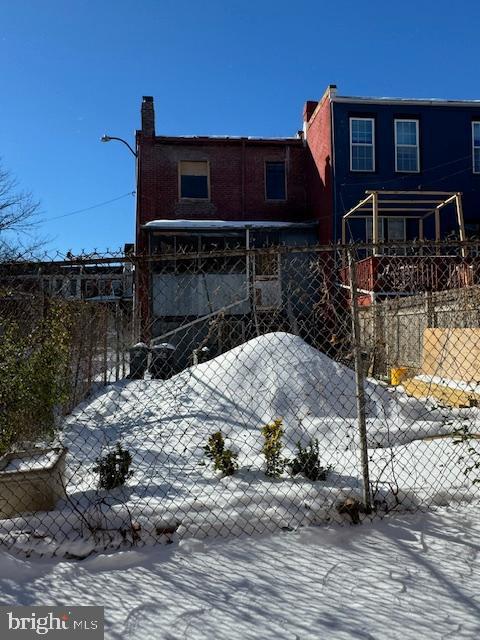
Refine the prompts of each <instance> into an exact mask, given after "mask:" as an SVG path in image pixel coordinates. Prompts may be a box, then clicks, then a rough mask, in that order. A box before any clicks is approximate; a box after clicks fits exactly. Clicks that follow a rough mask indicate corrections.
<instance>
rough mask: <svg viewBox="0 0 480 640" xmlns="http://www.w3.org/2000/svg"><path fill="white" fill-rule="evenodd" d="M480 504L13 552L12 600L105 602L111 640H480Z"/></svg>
mask: <svg viewBox="0 0 480 640" xmlns="http://www.w3.org/2000/svg"><path fill="white" fill-rule="evenodd" d="M479 506H480V505H479V504H478V503H475V504H472V505H468V506H461V507H456V508H451V507H442V508H437V509H436V510H434V511H431V512H429V513H423V514H417V515H405V514H398V515H396V516H389V517H388V518H387V519H385V520H383V521H379V520H377V521H375V522H374V523H364V524H362V525H358V526H346V527H339V526H337V525H329V526H324V527H306V528H301V529H299V530H297V531H293V532H276V533H275V534H270V535H268V536H262V537H258V536H257V537H255V536H253V537H247V536H245V537H242V538H238V539H235V540H218V539H217V540H205V541H200V540H186V541H183V542H180V543H179V544H178V545H177V544H172V545H168V546H163V547H162V546H156V547H147V548H144V549H142V550H131V551H124V552H120V553H114V554H111V555H106V554H103V555H97V556H92V557H91V558H89V559H87V560H84V561H83V562H68V561H55V560H51V559H50V560H45V559H44V560H40V559H38V558H36V559H30V560H28V559H25V558H20V557H15V556H11V555H8V554H7V553H5V552H3V553H0V598H1V601H2V604H24V605H34V604H38V605H40V604H42V605H54V604H61V605H64V606H65V605H89V604H90V605H94V604H95V605H103V606H105V620H106V634H105V637H106V638H107V639H108V640H136V639H142V640H144V639H145V638H149V639H152V640H153V639H155V640H180V639H182V638H183V639H185V638H186V639H188V640H222V639H223V638H229V639H231V640H259V639H261V640H284V639H285V640H287V639H288V640H294V639H298V640H300V639H301V640H359V639H362V640H397V639H398V640H404V639H406V640H409V639H411V640H420V639H421V640H444V639H447V638H451V639H452V640H457V639H468V640H474V639H476V638H478V637H480V556H479V550H480V545H479V543H478V541H479V540H480V510H479V508H478V507H479Z"/></svg>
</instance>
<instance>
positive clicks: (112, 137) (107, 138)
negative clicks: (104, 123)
mask: <svg viewBox="0 0 480 640" xmlns="http://www.w3.org/2000/svg"><path fill="white" fill-rule="evenodd" d="M110 140H118V141H119V142H123V144H124V145H126V146H127V147H128V148H129V149H130V151H131V152H132V153H133V155H134V156H135V158H136V157H137V154H136V153H135V151H134V150H133V149H132V147H131V146H130V145H129V144H128V142H127V141H126V140H124V139H123V138H117V137H116V136H107V134H105V135H104V136H102V137H101V138H100V142H110Z"/></svg>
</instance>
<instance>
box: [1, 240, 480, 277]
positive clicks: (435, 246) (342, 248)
mask: <svg viewBox="0 0 480 640" xmlns="http://www.w3.org/2000/svg"><path fill="white" fill-rule="evenodd" d="M442 248H448V249H450V250H454V249H458V250H461V249H469V248H473V249H476V250H478V251H479V254H480V239H479V240H441V241H434V240H408V241H403V242H397V241H396V242H394V243H391V242H376V243H373V242H355V243H354V242H351V243H345V244H342V243H338V244H310V245H299V246H292V245H275V246H271V247H258V248H249V249H246V248H239V249H224V250H219V251H192V252H186V253H164V254H163V253H162V254H152V253H149V252H144V253H131V254H129V255H123V256H115V257H114V256H108V255H103V256H101V255H96V256H86V257H80V256H78V257H74V258H67V257H63V258H61V259H58V258H57V257H56V258H53V259H50V258H48V257H47V256H45V257H42V256H39V257H38V258H37V257H35V256H30V257H28V258H25V259H17V260H14V259H6V260H2V259H1V258H0V271H1V270H3V271H5V270H6V269H8V268H10V267H12V268H16V269H18V268H19V267H21V268H23V269H28V268H33V267H35V268H41V267H43V268H45V269H46V271H45V274H46V275H48V269H51V270H52V273H57V272H55V268H58V267H65V268H68V267H74V268H78V267H87V268H88V267H96V266H98V267H102V266H103V267H108V266H111V267H112V270H113V269H119V268H121V267H122V266H123V267H124V266H125V265H132V264H135V263H137V262H139V263H141V262H143V261H145V262H159V261H168V260H193V259H198V258H217V257H220V258H221V257H236V256H238V257H245V256H254V255H262V254H296V253H298V254H302V253H313V254H320V253H325V254H328V253H338V252H352V253H355V252H356V251H369V250H373V249H375V250H377V251H379V250H382V249H384V250H390V251H393V250H395V249H410V250H411V251H419V250H426V249H432V250H441V249H442ZM379 257H382V256H379ZM385 257H414V256H413V255H412V256H409V255H408V254H407V255H405V254H403V255H398V256H394V254H393V255H392V254H388V253H387V254H386V255H385ZM420 257H421V256H420ZM424 257H428V254H427V256H424ZM65 273H66V274H67V273H68V271H67V269H65Z"/></svg>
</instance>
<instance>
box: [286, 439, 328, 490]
mask: <svg viewBox="0 0 480 640" xmlns="http://www.w3.org/2000/svg"><path fill="white" fill-rule="evenodd" d="M289 466H290V472H291V474H292V476H296V475H298V474H299V473H303V474H304V475H305V476H306V477H307V478H308V479H309V480H313V481H314V482H315V480H326V479H327V474H328V472H329V470H330V468H329V467H327V468H325V467H322V465H321V464H320V458H319V455H318V440H317V439H316V438H315V440H311V441H310V442H309V444H308V446H306V447H302V445H301V444H300V442H297V455H296V456H295V458H294V459H293V460H292V461H291V462H290V464H289Z"/></svg>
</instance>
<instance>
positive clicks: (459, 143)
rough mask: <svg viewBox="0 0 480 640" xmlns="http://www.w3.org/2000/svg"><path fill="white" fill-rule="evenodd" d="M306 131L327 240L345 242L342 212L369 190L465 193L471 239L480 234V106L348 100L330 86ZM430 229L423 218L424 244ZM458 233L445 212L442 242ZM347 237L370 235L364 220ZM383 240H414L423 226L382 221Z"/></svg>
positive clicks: (312, 108) (310, 107)
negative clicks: (419, 228)
mask: <svg viewBox="0 0 480 640" xmlns="http://www.w3.org/2000/svg"><path fill="white" fill-rule="evenodd" d="M304 130H305V137H306V141H307V147H308V150H309V153H310V160H311V165H313V166H314V171H312V175H313V178H312V181H311V184H310V193H313V194H315V197H314V198H312V200H311V203H312V205H313V209H314V210H315V211H317V212H318V219H319V220H320V236H321V238H322V239H323V240H324V241H330V240H333V241H339V240H340V239H341V220H342V217H343V215H344V214H345V213H346V212H347V211H348V210H350V209H351V208H352V207H354V206H355V205H356V204H357V203H358V202H359V201H360V200H361V199H362V198H364V197H365V191H366V190H399V191H400V190H402V191H403V190H409V191H410V190H418V191H442V192H461V193H462V200H463V212H464V219H465V230H466V234H467V236H469V237H472V236H476V237H478V236H479V235H480V233H479V232H480V101H445V100H420V99H412V100H410V99H398V98H363V97H345V96H339V95H338V94H337V91H336V87H335V86H334V85H331V86H330V87H329V88H328V89H327V91H326V93H325V95H324V96H323V98H322V100H320V101H319V102H318V103H312V102H307V104H306V106H305V129H304ZM315 179H316V180H317V182H318V185H317V187H316V188H315V184H314V181H315ZM329 219H330V220H331V222H330V220H329ZM433 225H434V221H433V218H430V220H428V221H426V223H425V229H424V233H425V236H424V237H425V238H426V239H428V238H432V239H433V237H434V230H433ZM457 231H458V225H457V221H456V218H455V213H454V211H453V209H452V211H447V210H445V212H442V229H441V233H442V237H446V236H448V235H449V234H451V233H456V232H457ZM349 232H350V233H349V239H355V240H369V239H370V238H369V235H371V230H370V228H366V225H365V222H364V221H360V220H357V221H353V220H352V221H351V222H349ZM379 235H380V237H382V238H383V239H385V240H393V241H395V240H397V241H398V240H403V239H405V240H409V239H413V238H417V237H418V223H417V221H415V220H403V219H402V216H400V215H395V216H394V217H393V216H392V218H391V219H387V218H386V217H385V218H383V219H382V220H381V221H380V229H379Z"/></svg>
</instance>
